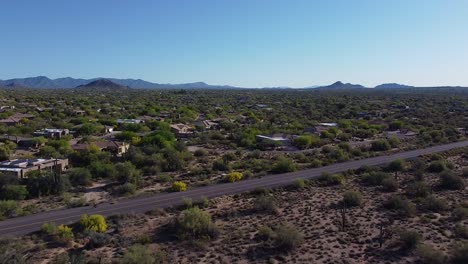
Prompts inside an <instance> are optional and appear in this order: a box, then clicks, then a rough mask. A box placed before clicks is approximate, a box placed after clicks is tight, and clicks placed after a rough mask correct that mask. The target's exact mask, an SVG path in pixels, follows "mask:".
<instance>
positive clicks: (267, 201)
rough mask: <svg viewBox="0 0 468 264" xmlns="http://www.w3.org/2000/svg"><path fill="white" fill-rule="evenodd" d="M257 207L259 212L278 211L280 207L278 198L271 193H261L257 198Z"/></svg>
mask: <svg viewBox="0 0 468 264" xmlns="http://www.w3.org/2000/svg"><path fill="white" fill-rule="evenodd" d="M255 209H256V210H257V211H259V212H268V213H276V212H277V210H278V207H277V205H276V200H275V198H274V197H273V196H271V195H260V196H258V197H257V198H255Z"/></svg>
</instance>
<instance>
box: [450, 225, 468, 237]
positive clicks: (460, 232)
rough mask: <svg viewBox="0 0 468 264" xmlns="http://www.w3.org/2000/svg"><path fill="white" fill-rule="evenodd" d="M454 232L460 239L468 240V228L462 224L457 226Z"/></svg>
mask: <svg viewBox="0 0 468 264" xmlns="http://www.w3.org/2000/svg"><path fill="white" fill-rule="evenodd" d="M453 232H454V234H455V236H457V237H459V238H463V239H468V228H467V227H466V226H464V225H462V224H456V225H455V228H454V230H453Z"/></svg>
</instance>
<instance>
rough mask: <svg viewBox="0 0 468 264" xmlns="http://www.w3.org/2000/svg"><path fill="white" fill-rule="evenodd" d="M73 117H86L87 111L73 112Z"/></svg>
mask: <svg viewBox="0 0 468 264" xmlns="http://www.w3.org/2000/svg"><path fill="white" fill-rule="evenodd" d="M73 115H75V116H84V115H86V111H84V110H79V109H78V110H73Z"/></svg>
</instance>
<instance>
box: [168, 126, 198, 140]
mask: <svg viewBox="0 0 468 264" xmlns="http://www.w3.org/2000/svg"><path fill="white" fill-rule="evenodd" d="M171 131H172V133H174V134H175V135H176V137H177V138H189V137H191V136H192V135H193V128H192V127H191V126H188V125H185V124H172V125H171Z"/></svg>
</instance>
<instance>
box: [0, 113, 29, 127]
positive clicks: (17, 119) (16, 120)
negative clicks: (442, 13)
mask: <svg viewBox="0 0 468 264" xmlns="http://www.w3.org/2000/svg"><path fill="white" fill-rule="evenodd" d="M32 118H34V116H33V115H30V114H21V113H16V114H14V115H12V116H10V117H7V118H5V119H1V120H0V124H4V125H7V126H14V125H17V124H20V123H21V121H22V120H23V119H28V120H30V119H32Z"/></svg>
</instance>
